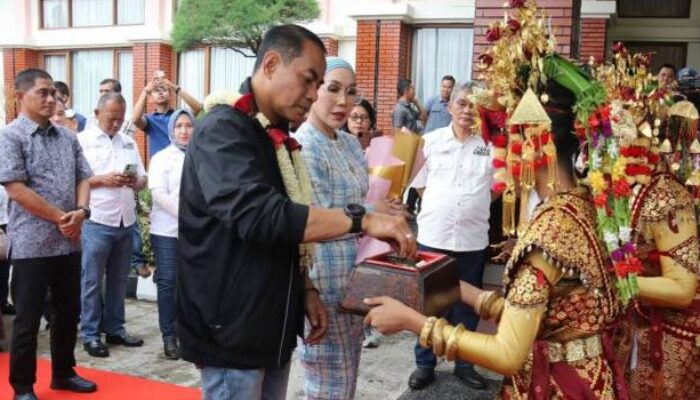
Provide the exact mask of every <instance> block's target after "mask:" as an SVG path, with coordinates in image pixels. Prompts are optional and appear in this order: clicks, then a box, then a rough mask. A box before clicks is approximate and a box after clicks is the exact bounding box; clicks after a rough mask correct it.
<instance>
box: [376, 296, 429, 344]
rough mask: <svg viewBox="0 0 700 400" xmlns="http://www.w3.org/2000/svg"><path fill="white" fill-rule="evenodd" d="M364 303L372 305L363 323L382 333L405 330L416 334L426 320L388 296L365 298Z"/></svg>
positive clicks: (388, 333)
mask: <svg viewBox="0 0 700 400" xmlns="http://www.w3.org/2000/svg"><path fill="white" fill-rule="evenodd" d="M365 304H367V305H370V306H373V308H372V309H371V310H370V311H369V313H368V314H367V316H366V317H365V324H366V325H371V326H372V327H374V328H375V329H377V330H378V331H379V332H381V333H382V334H383V335H393V334H394V333H397V332H400V331H405V330H408V331H411V332H413V333H415V334H418V333H420V330H421V328H422V327H423V324H424V323H425V320H426V317H425V316H424V315H422V314H421V313H419V312H418V311H416V310H414V309H412V308H410V307H408V306H406V305H405V304H403V303H402V302H400V301H398V300H395V299H392V298H391V297H388V296H381V297H372V298H369V299H365Z"/></svg>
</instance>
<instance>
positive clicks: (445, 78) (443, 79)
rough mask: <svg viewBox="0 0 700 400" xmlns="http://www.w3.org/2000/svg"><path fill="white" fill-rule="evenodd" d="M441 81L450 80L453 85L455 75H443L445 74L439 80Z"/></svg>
mask: <svg viewBox="0 0 700 400" xmlns="http://www.w3.org/2000/svg"><path fill="white" fill-rule="evenodd" d="M442 81H450V82H452V84H453V85H454V84H455V82H456V81H455V77H454V76H452V75H445V76H443V77H442V79H441V80H440V82H442Z"/></svg>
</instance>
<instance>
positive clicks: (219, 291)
mask: <svg viewBox="0 0 700 400" xmlns="http://www.w3.org/2000/svg"><path fill="white" fill-rule="evenodd" d="M324 55H325V48H324V46H323V43H322V42H321V41H320V39H319V38H318V37H317V36H316V35H314V34H313V33H311V32H310V31H308V30H306V29H304V28H302V27H299V26H295V25H283V26H278V27H275V28H272V29H270V30H269V31H268V32H267V33H266V35H265V37H264V38H263V42H262V44H261V45H260V48H259V50H258V58H257V61H256V65H255V71H254V74H253V77H252V78H251V80H250V84H249V85H248V86H247V87H248V88H249V89H250V92H251V93H252V96H253V97H252V99H253V101H252V105H251V107H252V111H249V112H243V111H241V110H239V109H234V108H233V107H230V106H217V107H215V108H213V109H212V110H211V111H210V112H209V113H208V114H207V115H206V116H205V117H204V118H203V119H202V121H201V122H200V123H199V124H198V126H197V127H196V130H195V134H194V135H193V139H192V141H191V142H190V145H189V146H188V149H187V156H186V158H185V165H184V169H183V175H182V184H181V190H180V208H179V215H180V223H179V255H180V264H179V270H178V315H177V317H178V334H179V337H180V340H181V347H182V356H183V358H184V359H185V360H188V361H190V362H193V363H195V364H197V365H198V366H201V367H202V386H203V395H204V398H205V399H234V400H235V399H245V400H251V399H252V400H256V399H261V398H264V399H284V398H285V396H286V392H287V378H288V374H289V364H290V357H291V353H292V351H293V349H294V347H295V346H296V337H297V335H302V334H303V325H304V324H303V322H304V315H306V317H307V318H309V321H310V323H311V325H312V326H313V327H314V329H312V331H311V332H310V333H309V334H308V336H307V337H306V338H305V340H306V341H307V343H312V344H313V343H317V342H318V341H319V340H320V339H321V338H322V337H323V334H324V332H325V329H326V324H327V322H326V314H325V309H324V308H323V306H322V305H321V302H320V300H319V296H318V291H317V290H316V289H315V288H314V286H313V283H312V282H311V280H310V279H309V278H308V276H307V274H306V273H305V272H302V270H301V269H300V266H299V250H298V249H299V244H300V243H302V242H314V241H319V240H325V239H330V238H334V237H338V236H341V235H344V234H346V233H348V232H360V231H363V232H365V233H367V234H369V235H371V236H375V237H380V238H387V239H392V240H394V241H396V242H398V244H399V247H400V252H401V253H402V254H403V255H412V254H413V253H415V249H416V244H415V239H414V238H413V235H412V234H411V231H410V229H409V227H408V225H407V224H406V222H405V220H403V219H402V218H398V217H391V216H384V215H377V214H372V213H367V214H365V213H364V209H363V208H362V207H361V206H358V205H349V206H348V207H346V209H345V210H341V209H332V210H327V209H318V208H313V207H308V206H305V205H301V204H296V203H293V202H292V201H291V200H290V199H289V197H288V195H287V193H286V191H285V187H284V183H283V180H282V176H281V173H280V169H279V166H278V163H277V158H276V156H275V150H274V148H273V144H272V142H271V140H270V139H269V137H268V135H267V132H266V130H265V129H264V128H263V127H262V126H261V124H260V123H259V122H258V121H257V120H256V119H255V118H254V117H253V116H254V115H255V112H256V111H257V112H260V113H262V114H263V115H264V116H265V117H266V118H267V119H268V120H269V121H270V122H271V124H272V126H274V127H277V128H279V129H280V130H282V131H283V132H287V130H288V125H289V122H299V121H301V120H302V119H303V117H304V115H305V114H306V113H307V112H308V110H309V108H310V107H311V104H312V103H313V102H314V101H315V100H316V97H317V94H316V91H317V90H318V88H319V86H320V85H321V84H322V80H323V75H324V71H325V67H326V65H325V59H324Z"/></svg>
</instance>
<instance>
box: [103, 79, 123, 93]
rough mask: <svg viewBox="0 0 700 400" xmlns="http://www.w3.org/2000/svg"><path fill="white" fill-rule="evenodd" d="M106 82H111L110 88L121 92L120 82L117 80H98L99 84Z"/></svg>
mask: <svg viewBox="0 0 700 400" xmlns="http://www.w3.org/2000/svg"><path fill="white" fill-rule="evenodd" d="M108 83H111V84H112V88H113V89H114V91H115V92H117V93H121V92H122V84H121V83H119V81H118V80H116V79H113V78H107V79H103V80H102V82H100V86H102V85H106V84H108Z"/></svg>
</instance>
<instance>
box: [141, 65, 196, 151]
mask: <svg viewBox="0 0 700 400" xmlns="http://www.w3.org/2000/svg"><path fill="white" fill-rule="evenodd" d="M173 94H174V95H175V96H178V95H179V96H180V97H182V100H184V101H185V104H187V106H188V107H189V108H190V109H191V110H192V114H194V115H197V114H198V113H199V111H200V110H201V109H202V104H201V103H200V102H199V101H197V100H196V99H195V98H194V97H192V96H191V95H190V94H189V93H187V92H186V91H184V90H182V88H180V86H175V85H174V84H173V83H172V82H170V81H169V80H168V79H167V78H164V77H159V76H156V77H155V78H153V80H152V81H151V82H150V83H149V84H148V85H146V87H145V88H143V91H141V95H140V96H139V99H138V100H136V104H135V105H134V111H133V115H132V117H131V122H133V123H134V125H136V127H138V128H139V129H141V130H142V131H144V133H146V136H147V137H148V158H149V159H150V158H151V157H153V155H154V154H156V153H157V152H159V151H161V150H163V149H164V148H166V147H168V146H169V145H170V137H169V136H168V121H169V120H170V115H171V114H172V113H173V109H172V107H171V104H170V100H171V98H172V97H173ZM148 97H150V98H151V101H152V102H153V103H154V104H155V106H156V111H155V112H152V113H148V114H145V115H144V112H145V111H146V102H147V100H148Z"/></svg>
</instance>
